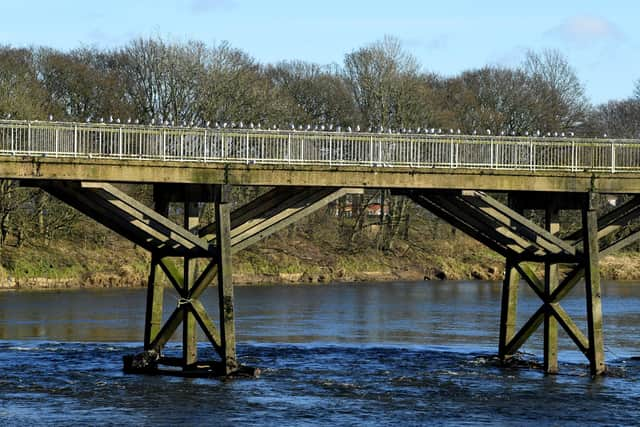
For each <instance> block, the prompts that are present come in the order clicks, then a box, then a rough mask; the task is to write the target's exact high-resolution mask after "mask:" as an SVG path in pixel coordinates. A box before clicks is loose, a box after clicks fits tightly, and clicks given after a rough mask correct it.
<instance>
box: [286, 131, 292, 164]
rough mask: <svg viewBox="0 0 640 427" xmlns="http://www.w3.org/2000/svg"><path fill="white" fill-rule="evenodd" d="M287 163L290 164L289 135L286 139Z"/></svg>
mask: <svg viewBox="0 0 640 427" xmlns="http://www.w3.org/2000/svg"><path fill="white" fill-rule="evenodd" d="M287 163H291V134H289V135H288V138H287Z"/></svg>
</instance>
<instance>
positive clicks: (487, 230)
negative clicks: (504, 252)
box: [433, 194, 543, 257]
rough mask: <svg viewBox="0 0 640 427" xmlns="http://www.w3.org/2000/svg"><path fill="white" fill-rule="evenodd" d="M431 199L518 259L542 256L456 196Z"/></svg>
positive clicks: (525, 241) (537, 249)
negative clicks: (503, 246)
mask: <svg viewBox="0 0 640 427" xmlns="http://www.w3.org/2000/svg"><path fill="white" fill-rule="evenodd" d="M433 198H434V201H435V202H437V203H438V204H440V205H441V206H443V208H445V209H447V210H449V212H451V213H452V214H453V215H456V216H459V217H461V218H462V219H463V221H465V222H467V223H469V224H472V225H473V226H474V227H475V228H476V229H479V230H482V232H483V233H484V234H486V235H491V236H492V238H493V239H494V240H499V241H501V242H502V244H504V245H505V246H507V247H508V248H509V249H511V250H512V251H513V252H515V253H518V254H520V257H524V256H526V255H528V254H531V255H537V254H540V255H542V254H543V252H542V250H540V249H539V248H537V247H534V246H532V245H531V244H530V242H529V241H527V240H525V239H523V238H522V237H521V236H519V235H518V234H516V233H514V232H513V231H511V230H510V229H509V228H507V227H504V226H501V224H500V223H498V222H497V221H495V219H493V218H491V217H490V216H488V215H485V214H484V213H483V212H482V211H480V210H479V209H477V208H476V207H475V206H474V205H472V204H470V203H468V202H467V201H466V200H464V199H463V198H460V197H458V195H455V194H450V195H449V196H445V195H437V196H433Z"/></svg>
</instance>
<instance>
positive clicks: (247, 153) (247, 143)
mask: <svg viewBox="0 0 640 427" xmlns="http://www.w3.org/2000/svg"><path fill="white" fill-rule="evenodd" d="M245 153H246V156H245V157H246V161H247V163H249V132H247V134H246V135H245Z"/></svg>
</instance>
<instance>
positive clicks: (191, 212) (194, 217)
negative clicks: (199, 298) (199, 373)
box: [182, 195, 200, 366]
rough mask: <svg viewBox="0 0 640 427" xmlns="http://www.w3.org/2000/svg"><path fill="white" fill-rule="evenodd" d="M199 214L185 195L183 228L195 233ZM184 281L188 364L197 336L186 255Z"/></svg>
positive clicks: (191, 267) (192, 268)
mask: <svg viewBox="0 0 640 427" xmlns="http://www.w3.org/2000/svg"><path fill="white" fill-rule="evenodd" d="M199 219H200V214H199V209H198V204H197V203H193V202H191V200H190V198H189V197H188V195H187V199H186V200H185V203H184V228H185V229H187V230H189V231H191V232H193V233H194V234H195V233H197V228H198V224H199V222H200V221H199ZM183 271H184V274H183V277H184V283H183V288H182V296H183V298H185V299H186V301H185V302H184V303H183V304H182V309H183V311H184V320H183V323H182V364H183V366H189V365H192V364H194V363H196V362H197V361H198V336H197V330H196V324H197V322H196V317H195V316H194V315H193V313H192V311H191V303H190V300H189V299H188V295H189V291H190V290H191V287H192V286H193V284H194V282H195V280H196V274H197V272H196V264H195V260H194V259H192V258H190V257H188V256H186V257H185V258H184V269H183Z"/></svg>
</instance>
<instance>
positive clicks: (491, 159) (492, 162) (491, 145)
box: [489, 138, 494, 169]
mask: <svg viewBox="0 0 640 427" xmlns="http://www.w3.org/2000/svg"><path fill="white" fill-rule="evenodd" d="M489 148H490V149H491V156H490V161H491V165H490V168H491V169H493V164H494V159H493V138H491V144H490V145H489Z"/></svg>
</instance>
